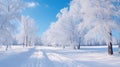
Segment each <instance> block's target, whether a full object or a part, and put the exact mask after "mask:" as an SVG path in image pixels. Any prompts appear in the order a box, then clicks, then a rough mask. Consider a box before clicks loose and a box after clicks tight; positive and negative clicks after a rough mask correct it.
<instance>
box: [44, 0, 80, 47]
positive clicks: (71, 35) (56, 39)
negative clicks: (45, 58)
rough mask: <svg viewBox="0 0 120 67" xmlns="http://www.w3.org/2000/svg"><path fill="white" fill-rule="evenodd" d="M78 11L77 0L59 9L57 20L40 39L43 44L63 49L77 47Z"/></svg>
mask: <svg viewBox="0 0 120 67" xmlns="http://www.w3.org/2000/svg"><path fill="white" fill-rule="evenodd" d="M76 7H78V8H76ZM79 11H80V4H79V0H74V1H72V2H71V3H70V7H66V8H63V9H61V10H60V12H59V13H58V14H57V18H58V20H57V21H56V22H55V23H53V24H51V26H50V29H48V30H47V31H46V32H45V33H44V35H43V37H42V40H44V43H49V44H54V45H62V46H63V47H64V46H72V47H74V48H75V47H76V46H78V45H79V35H78V29H77V25H78V24H79V23H80V21H81V17H80V12H79ZM45 41H46V42H45ZM78 47H80V46H78Z"/></svg>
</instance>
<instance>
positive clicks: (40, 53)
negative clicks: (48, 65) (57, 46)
mask: <svg viewBox="0 0 120 67" xmlns="http://www.w3.org/2000/svg"><path fill="white" fill-rule="evenodd" d="M30 58H39V59H40V58H43V53H42V52H41V51H38V52H34V53H33V54H32V55H31V56H30Z"/></svg>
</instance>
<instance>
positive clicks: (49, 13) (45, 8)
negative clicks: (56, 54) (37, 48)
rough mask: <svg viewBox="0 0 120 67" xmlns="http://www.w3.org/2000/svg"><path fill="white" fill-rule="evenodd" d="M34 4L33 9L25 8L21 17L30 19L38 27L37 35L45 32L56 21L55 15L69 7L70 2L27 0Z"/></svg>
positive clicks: (60, 0) (68, 0) (64, 0)
mask: <svg viewBox="0 0 120 67" xmlns="http://www.w3.org/2000/svg"><path fill="white" fill-rule="evenodd" d="M27 1H29V2H34V3H36V6H35V7H31V8H26V9H25V10H24V11H23V15H25V16H30V17H32V18H33V19H34V20H35V21H36V24H37V26H38V27H39V35H40V36H41V35H42V33H43V32H45V31H46V30H47V29H48V28H49V26H50V24H51V23H52V22H55V21H56V20H57V18H56V15H57V13H58V12H59V11H60V10H61V9H62V8H64V7H67V6H69V3H70V1H71V0H27Z"/></svg>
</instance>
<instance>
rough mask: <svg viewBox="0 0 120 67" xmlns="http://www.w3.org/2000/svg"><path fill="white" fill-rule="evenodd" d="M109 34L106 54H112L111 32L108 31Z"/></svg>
mask: <svg viewBox="0 0 120 67" xmlns="http://www.w3.org/2000/svg"><path fill="white" fill-rule="evenodd" d="M109 35H110V42H109V44H108V54H109V55H113V48H112V32H110V33H109Z"/></svg>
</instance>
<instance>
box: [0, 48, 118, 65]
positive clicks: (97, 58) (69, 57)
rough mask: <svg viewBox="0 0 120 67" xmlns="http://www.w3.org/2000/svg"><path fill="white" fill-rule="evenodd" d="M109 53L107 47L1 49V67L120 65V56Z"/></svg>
mask: <svg viewBox="0 0 120 67" xmlns="http://www.w3.org/2000/svg"><path fill="white" fill-rule="evenodd" d="M114 49H115V50H114V51H115V54H114V55H113V56H109V55H107V47H98V46H97V47H81V50H71V49H69V48H67V49H62V48H55V47H32V48H16V47H14V48H13V49H10V50H9V51H7V52H3V51H0V67H120V56H119V54H118V53H116V51H117V50H116V47H114Z"/></svg>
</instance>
